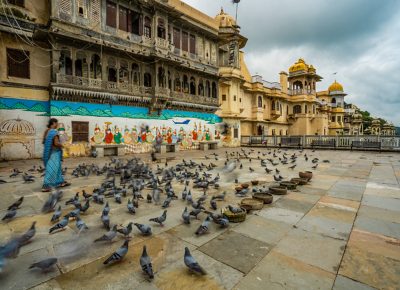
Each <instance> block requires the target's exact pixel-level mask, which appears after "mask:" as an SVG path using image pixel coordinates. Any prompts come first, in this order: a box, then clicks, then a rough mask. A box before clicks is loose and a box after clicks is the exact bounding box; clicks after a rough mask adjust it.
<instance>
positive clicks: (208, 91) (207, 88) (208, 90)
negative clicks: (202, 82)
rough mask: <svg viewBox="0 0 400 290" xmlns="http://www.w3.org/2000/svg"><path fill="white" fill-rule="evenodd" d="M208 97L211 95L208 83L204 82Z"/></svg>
mask: <svg viewBox="0 0 400 290" xmlns="http://www.w3.org/2000/svg"><path fill="white" fill-rule="evenodd" d="M210 95H211V88H210V81H206V97H210Z"/></svg>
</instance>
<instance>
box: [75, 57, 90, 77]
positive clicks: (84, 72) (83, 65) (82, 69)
mask: <svg viewBox="0 0 400 290" xmlns="http://www.w3.org/2000/svg"><path fill="white" fill-rule="evenodd" d="M75 75H76V76H77V77H87V76H88V67H87V62H86V54H85V53H83V52H78V53H77V54H76V60H75Z"/></svg>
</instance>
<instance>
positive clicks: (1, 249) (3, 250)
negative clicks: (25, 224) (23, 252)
mask: <svg viewBox="0 0 400 290" xmlns="http://www.w3.org/2000/svg"><path fill="white" fill-rule="evenodd" d="M19 249H20V244H19V239H18V238H16V239H11V240H10V241H8V242H7V243H6V244H5V245H3V246H0V258H14V259H15V258H16V257H17V256H18V254H19Z"/></svg>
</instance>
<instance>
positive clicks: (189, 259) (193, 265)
mask: <svg viewBox="0 0 400 290" xmlns="http://www.w3.org/2000/svg"><path fill="white" fill-rule="evenodd" d="M183 261H184V262H185V265H186V266H187V267H188V268H189V270H190V271H192V272H195V273H198V274H201V275H205V274H206V272H205V271H204V270H203V268H202V267H201V266H200V265H199V263H197V261H196V260H195V259H194V258H193V256H192V255H191V254H190V251H189V248H188V247H185V256H184V258H183Z"/></svg>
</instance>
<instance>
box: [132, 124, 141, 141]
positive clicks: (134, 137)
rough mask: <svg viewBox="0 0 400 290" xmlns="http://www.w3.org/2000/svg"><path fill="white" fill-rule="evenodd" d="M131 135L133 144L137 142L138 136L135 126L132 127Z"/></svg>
mask: <svg viewBox="0 0 400 290" xmlns="http://www.w3.org/2000/svg"><path fill="white" fill-rule="evenodd" d="M131 136H132V142H133V144H137V143H138V142H139V136H138V133H137V129H136V126H135V127H133V128H132V133H131Z"/></svg>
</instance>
